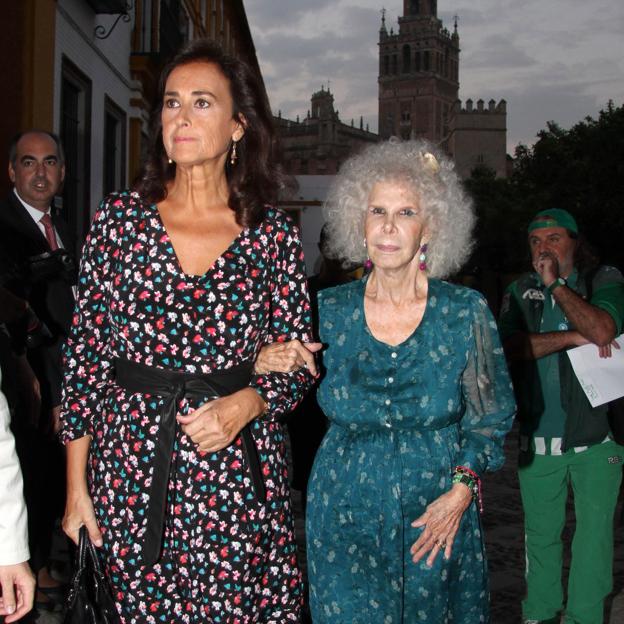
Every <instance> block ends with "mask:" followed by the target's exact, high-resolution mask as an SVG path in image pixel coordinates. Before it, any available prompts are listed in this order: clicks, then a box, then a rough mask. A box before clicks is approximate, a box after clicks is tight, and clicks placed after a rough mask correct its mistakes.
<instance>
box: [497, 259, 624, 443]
mask: <svg viewBox="0 0 624 624" xmlns="http://www.w3.org/2000/svg"><path fill="white" fill-rule="evenodd" d="M588 279H589V274H588V273H587V272H585V273H581V274H580V275H579V278H578V281H577V286H576V289H575V290H576V292H577V293H578V294H579V295H581V296H582V297H583V298H587V286H588V284H587V282H588ZM591 288H592V297H591V303H592V304H593V305H597V306H598V307H600V308H602V309H605V310H606V311H607V312H608V313H609V314H610V315H611V316H612V317H613V319H614V321H615V324H616V327H617V333H618V334H619V333H620V331H621V329H622V320H623V319H624V278H623V277H622V275H621V273H620V272H619V271H618V270H617V269H615V268H613V267H606V266H601V267H600V268H599V269H598V270H597V271H595V272H593V278H592V286H591ZM544 299H545V297H544V285H543V284H542V282H541V280H540V278H539V276H538V275H537V273H526V274H524V275H522V276H521V277H520V278H519V279H518V280H516V281H515V282H513V283H512V284H511V285H510V286H509V287H508V289H507V291H506V293H505V298H504V299H503V304H502V307H501V314H500V319H499V330H500V334H501V339H502V340H503V341H505V340H506V339H507V338H509V337H510V336H511V335H512V334H514V333H516V332H527V333H539V332H540V324H541V320H542V312H543V307H544ZM570 329H574V327H572V326H571V324H570ZM510 372H511V375H512V379H513V382H514V388H515V391H516V399H517V402H518V416H519V418H520V420H521V422H522V430H523V433H525V434H527V435H531V434H532V433H533V431H535V429H536V425H537V423H539V419H540V418H541V416H542V413H543V412H544V399H543V396H542V391H541V383H540V379H539V376H538V371H537V364H536V362H535V360H525V361H517V362H513V363H512V364H511V366H510ZM559 376H560V382H561V406H562V408H563V410H564V411H565V412H566V416H567V417H566V423H565V432H564V437H563V440H562V444H561V448H562V451H565V450H567V449H569V448H573V447H576V446H591V445H592V444H597V443H599V442H602V441H603V440H604V439H605V437H606V436H607V434H608V433H609V423H608V420H607V406H606V405H601V406H598V407H595V408H592V406H591V404H590V403H589V400H588V399H587V396H586V395H585V392H584V391H583V389H582V387H581V384H580V383H579V381H578V379H577V378H576V375H575V374H574V370H573V369H572V365H571V363H570V358H569V357H568V355H567V353H566V351H565V350H564V351H561V352H560V353H559Z"/></svg>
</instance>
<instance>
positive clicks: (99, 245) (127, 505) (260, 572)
mask: <svg viewBox="0 0 624 624" xmlns="http://www.w3.org/2000/svg"><path fill="white" fill-rule="evenodd" d="M294 338H298V339H300V340H310V338H311V333H310V308H309V303H308V296H307V290H306V282H305V270H304V263H303V255H302V250H301V244H300V241H299V238H298V234H297V231H296V228H295V227H294V226H293V224H292V223H291V221H290V220H289V219H288V218H287V217H286V216H285V215H284V214H283V213H281V212H280V211H277V210H274V209H267V210H266V215H265V218H264V220H263V222H262V223H261V224H260V225H259V226H258V227H257V228H255V229H251V228H246V229H244V230H243V231H242V232H241V233H240V235H239V236H238V237H237V238H236V239H235V240H234V241H233V242H232V244H231V245H230V247H229V248H228V249H227V250H226V251H225V252H224V253H223V254H222V255H221V256H220V257H219V258H218V259H217V260H216V261H215V263H214V264H213V266H212V267H211V268H210V269H209V270H208V271H207V272H206V273H205V274H204V275H202V276H193V275H187V274H185V273H184V272H183V271H182V269H181V267H180V264H179V262H178V260H177V257H176V255H175V251H174V249H173V247H172V245H171V242H170V240H169V237H168V235H167V232H166V230H165V228H164V226H163V223H162V221H161V219H160V216H159V213H158V211H157V209H156V207H155V206H153V205H149V204H147V203H146V202H144V201H142V200H141V198H140V197H139V196H138V195H136V194H134V193H128V192H124V193H118V194H113V195H111V196H109V197H108V198H107V199H105V200H104V202H103V203H102V205H101V207H100V209H99V211H98V213H97V214H96V216H95V219H94V222H93V226H92V229H91V232H90V235H89V237H88V239H87V242H86V244H85V247H84V252H83V258H82V264H81V272H80V279H79V294H78V299H77V305H76V312H75V316H74V321H73V327H72V331H71V335H70V337H69V339H68V342H67V345H66V348H65V371H66V378H65V389H64V402H63V414H62V424H63V426H62V432H61V437H62V439H63V440H64V441H65V442H67V441H70V440H74V439H77V438H80V437H81V436H84V435H87V434H88V435H91V436H92V443H91V451H90V460H89V471H88V472H89V485H90V491H91V494H92V498H93V503H94V505H95V510H96V515H97V519H98V523H99V526H100V528H101V530H102V532H103V535H104V553H105V557H106V570H107V574H108V577H109V579H110V582H111V585H112V588H113V594H114V598H115V600H116V603H117V607H118V609H119V613H120V615H121V619H122V621H123V622H125V623H137V624H138V623H141V624H143V623H152V622H185V623H190V622H214V623H222V622H227V623H241V624H244V623H250V622H275V623H276V624H277V623H281V622H289V621H292V622H296V621H299V610H300V605H301V601H302V588H301V578H300V572H299V569H298V566H297V561H296V549H295V542H294V535H293V527H292V517H291V509H290V502H289V492H288V485H287V475H286V464H285V460H284V443H283V435H282V427H281V426H280V424H279V423H278V422H277V421H276V418H277V417H278V416H279V415H281V414H283V413H285V412H287V411H289V410H291V409H292V408H293V407H294V405H295V404H296V403H297V401H298V400H299V399H300V398H301V396H302V395H303V394H304V393H305V391H306V390H307V389H308V387H309V386H310V384H311V383H312V378H311V376H310V375H309V373H308V372H307V371H306V370H305V369H302V370H301V371H298V372H295V373H290V374H271V375H264V376H260V375H256V376H253V377H252V379H251V382H250V385H251V386H252V387H254V388H255V389H256V390H257V391H258V392H259V393H260V395H261V396H262V397H263V398H264V400H265V401H266V402H267V404H268V408H269V409H268V412H267V415H265V416H262V417H261V418H259V419H257V420H256V421H254V423H253V425H252V433H253V437H254V440H255V443H256V447H257V449H258V455H259V460H260V467H261V471H262V474H263V476H264V482H265V487H266V503H265V504H261V503H260V502H258V501H257V499H256V498H255V497H254V496H253V492H252V484H251V481H250V476H249V472H248V471H247V470H246V467H245V458H244V455H243V453H242V451H241V441H240V438H237V439H236V440H235V442H234V443H233V444H232V445H231V446H230V447H228V448H226V449H224V450H222V451H220V452H217V453H201V452H199V451H198V449H197V447H196V445H195V444H194V443H193V442H192V441H191V440H190V439H189V438H187V436H186V435H184V434H183V433H182V431H181V430H180V428H179V427H177V429H176V433H175V443H174V451H173V457H172V464H171V465H172V469H171V473H170V477H169V482H168V486H167V487H168V495H167V507H166V514H165V525H164V535H163V550H162V556H161V558H160V559H159V561H158V562H157V563H156V564H155V565H153V566H148V565H143V564H142V557H141V544H142V539H143V537H144V534H145V530H146V517H147V510H148V507H149V485H150V481H151V474H152V471H153V466H152V459H153V454H154V446H155V444H154V440H155V439H156V437H157V435H158V429H159V409H160V407H161V401H162V399H160V398H159V397H158V396H155V395H149V394H140V393H131V392H130V391H128V390H125V389H124V388H121V387H120V386H118V385H116V384H115V381H114V377H113V361H114V359H115V358H124V359H126V360H130V361H131V362H135V363H140V364H143V365H147V366H150V367H156V368H160V369H166V370H176V371H184V372H186V373H211V372H214V371H217V370H224V369H228V368H231V367H236V366H238V365H240V364H242V363H245V362H252V361H254V360H255V357H256V354H257V352H258V350H259V348H260V347H261V346H262V344H264V343H267V342H273V341H281V340H290V339H294ZM209 398H210V397H206V400H208V399H209ZM202 402H203V401H202ZM196 407H198V404H197V405H191V404H189V402H188V400H187V399H183V400H182V401H181V403H180V404H179V411H180V412H181V413H188V412H189V411H190V410H192V409H194V408H196Z"/></svg>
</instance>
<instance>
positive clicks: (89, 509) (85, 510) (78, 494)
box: [63, 487, 103, 547]
mask: <svg viewBox="0 0 624 624" xmlns="http://www.w3.org/2000/svg"><path fill="white" fill-rule="evenodd" d="M82 525H84V526H86V527H87V531H88V532H89V538H90V539H91V541H92V542H93V544H95V545H96V546H98V547H100V546H102V544H103V541H102V534H101V533H100V529H99V528H98V525H97V521H96V519H95V512H94V511H93V502H92V501H91V497H90V496H89V493H88V492H87V489H86V487H85V488H84V489H81V490H80V491H72V490H71V489H68V490H67V502H66V503H65V515H64V516H63V531H64V532H65V535H67V537H69V538H70V539H71V540H72V542H74V544H76V545H77V544H78V535H79V531H80V527H81V526H82Z"/></svg>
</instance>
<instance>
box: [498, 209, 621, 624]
mask: <svg viewBox="0 0 624 624" xmlns="http://www.w3.org/2000/svg"><path fill="white" fill-rule="evenodd" d="M528 239H529V248H530V252H531V260H532V263H533V268H534V269H535V272H533V273H526V274H524V275H522V276H521V277H520V278H519V279H518V280H516V281H515V282H513V283H512V284H511V285H510V286H509V288H508V289H507V292H506V293H505V298H504V299H503V305H502V308H501V316H500V322H499V329H500V334H501V338H502V340H503V345H504V348H505V352H506V354H507V357H508V359H509V361H510V363H511V368H512V376H513V377H514V385H515V388H516V393H517V395H518V413H519V417H520V419H521V447H520V448H521V453H520V467H519V471H518V473H519V480H520V491H521V495H522V504H523V507H524V516H525V517H524V523H525V540H526V541H525V544H526V561H527V569H526V581H527V597H526V599H525V600H524V602H523V604H522V612H523V617H524V622H525V624H538V623H546V622H553V623H555V622H556V623H557V624H558V623H559V621H560V616H561V615H562V614H563V615H564V617H563V620H562V621H563V622H565V623H566V624H572V623H574V624H602V622H603V608H604V599H605V597H606V596H607V595H608V594H609V592H610V591H611V587H612V567H613V563H612V562H613V515H614V512H615V506H616V502H617V496H618V492H619V488H620V481H621V479H622V459H623V456H624V449H623V448H622V447H621V446H619V445H618V444H616V443H615V442H614V441H613V440H612V439H611V434H610V430H609V423H608V418H607V408H606V406H605V405H602V406H599V407H596V408H592V407H591V405H590V403H589V401H588V400H587V398H586V396H585V393H584V392H583V390H582V388H581V385H580V383H579V382H578V380H577V378H576V376H575V374H574V371H573V370H572V367H571V364H570V361H569V358H568V356H567V354H566V350H567V349H570V348H573V347H576V346H579V345H583V344H588V343H593V344H595V345H596V348H597V349H598V350H599V352H600V355H601V356H602V357H609V356H610V355H611V349H612V348H613V347H614V346H615V343H614V342H613V340H614V338H615V337H616V336H618V335H619V334H620V333H621V332H622V325H623V322H624V278H623V277H622V275H621V273H620V272H619V271H618V270H617V269H615V268H613V267H608V266H598V263H597V261H596V259H595V258H594V257H593V255H592V254H591V253H590V252H589V250H588V248H587V246H586V244H585V243H584V242H583V240H582V237H580V236H579V232H578V226H577V224H576V221H575V219H574V217H573V216H572V215H571V214H570V213H569V212H567V211H566V210H561V209H551V210H543V211H542V212H539V213H538V214H537V215H536V216H535V218H534V219H533V220H532V221H531V223H530V224H529V227H528ZM569 485H571V486H572V491H573V493H574V508H575V514H576V530H575V533H574V538H573V540H572V563H571V566H570V576H569V580H568V593H567V595H568V599H567V605H565V608H564V600H563V588H562V582H561V574H562V552H563V543H562V539H561V533H562V530H563V527H564V525H565V510H566V501H567V498H568V486H569Z"/></svg>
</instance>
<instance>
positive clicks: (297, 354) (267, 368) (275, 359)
mask: <svg viewBox="0 0 624 624" xmlns="http://www.w3.org/2000/svg"><path fill="white" fill-rule="evenodd" d="M322 346H323V345H322V344H321V343H320V342H301V341H299V340H290V341H289V342H273V343H271V344H266V345H264V346H263V347H262V349H260V353H258V358H257V359H256V363H255V365H254V372H255V373H257V374H259V375H263V374H265V373H291V372H292V371H295V370H297V369H299V368H301V367H302V366H305V367H306V368H307V369H308V370H309V371H310V373H312V375H314V376H315V377H316V376H317V374H318V371H317V369H316V362H315V361H314V354H315V353H316V352H317V351H319V350H320V349H321V347H322Z"/></svg>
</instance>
